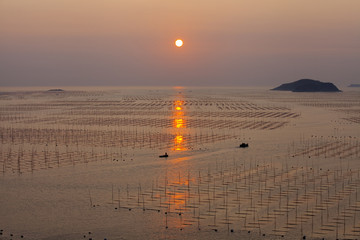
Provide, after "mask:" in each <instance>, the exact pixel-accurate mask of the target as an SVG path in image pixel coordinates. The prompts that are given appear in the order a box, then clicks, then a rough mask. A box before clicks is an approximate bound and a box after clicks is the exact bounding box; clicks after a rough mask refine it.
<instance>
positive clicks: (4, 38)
mask: <svg viewBox="0 0 360 240" xmlns="http://www.w3.org/2000/svg"><path fill="white" fill-rule="evenodd" d="M359 29H360V1H359V0H316V1H314V0H271V1H270V0H259V1H254V0H227V1H211V0H207V1H204V0H196V1H164V0H121V1H119V0H101V1H100V0H92V1H88V0H51V1H49V0H0V36H1V39H0V51H1V54H0V86H7V85H19V86H21V85H30V86H32V85H53V86H56V85H59V86H64V85H179V81H181V82H182V83H183V84H182V85H200V86H208V85H210V86H211V85H235V86H249V85H264V86H274V85H277V84H278V83H282V82H286V81H287V82H288V81H294V80H297V79H299V78H303V77H308V78H315V79H318V80H322V81H332V82H334V83H337V84H340V85H341V84H345V85H346V84H349V83H352V82H356V81H357V82H358V81H359V80H358V79H359V75H360V70H359V67H358V66H359V65H360V49H359V42H360V31H359ZM176 38H182V39H184V42H185V44H184V46H183V47H182V48H180V49H178V48H176V47H174V41H175V39H176Z"/></svg>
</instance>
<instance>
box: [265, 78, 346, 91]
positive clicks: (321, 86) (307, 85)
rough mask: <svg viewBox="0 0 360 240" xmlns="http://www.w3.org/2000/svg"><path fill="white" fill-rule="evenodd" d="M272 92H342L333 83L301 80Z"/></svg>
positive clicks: (283, 85)
mask: <svg viewBox="0 0 360 240" xmlns="http://www.w3.org/2000/svg"><path fill="white" fill-rule="evenodd" d="M271 90H276V91H291V92H341V90H339V89H338V88H337V87H336V86H335V85H334V84H333V83H329V82H320V81H318V80H313V79H300V80H298V81H295V82H291V83H284V84H282V85H280V86H279V87H276V88H273V89H271Z"/></svg>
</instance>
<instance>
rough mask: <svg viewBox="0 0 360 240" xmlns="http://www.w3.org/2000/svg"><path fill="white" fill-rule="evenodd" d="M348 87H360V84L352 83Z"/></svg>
mask: <svg viewBox="0 0 360 240" xmlns="http://www.w3.org/2000/svg"><path fill="white" fill-rule="evenodd" d="M348 87H360V84H350V85H349V86H348Z"/></svg>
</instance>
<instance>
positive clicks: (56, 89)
mask: <svg viewBox="0 0 360 240" xmlns="http://www.w3.org/2000/svg"><path fill="white" fill-rule="evenodd" d="M48 92H64V90H63V89H60V88H53V89H49V90H48Z"/></svg>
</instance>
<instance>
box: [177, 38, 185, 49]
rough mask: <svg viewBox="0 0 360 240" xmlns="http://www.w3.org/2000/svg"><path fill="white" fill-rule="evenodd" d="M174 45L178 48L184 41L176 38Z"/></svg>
mask: <svg viewBox="0 0 360 240" xmlns="http://www.w3.org/2000/svg"><path fill="white" fill-rule="evenodd" d="M175 45H176V46H177V47H178V48H179V47H182V46H183V45H184V42H183V40H181V39H176V41H175Z"/></svg>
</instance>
